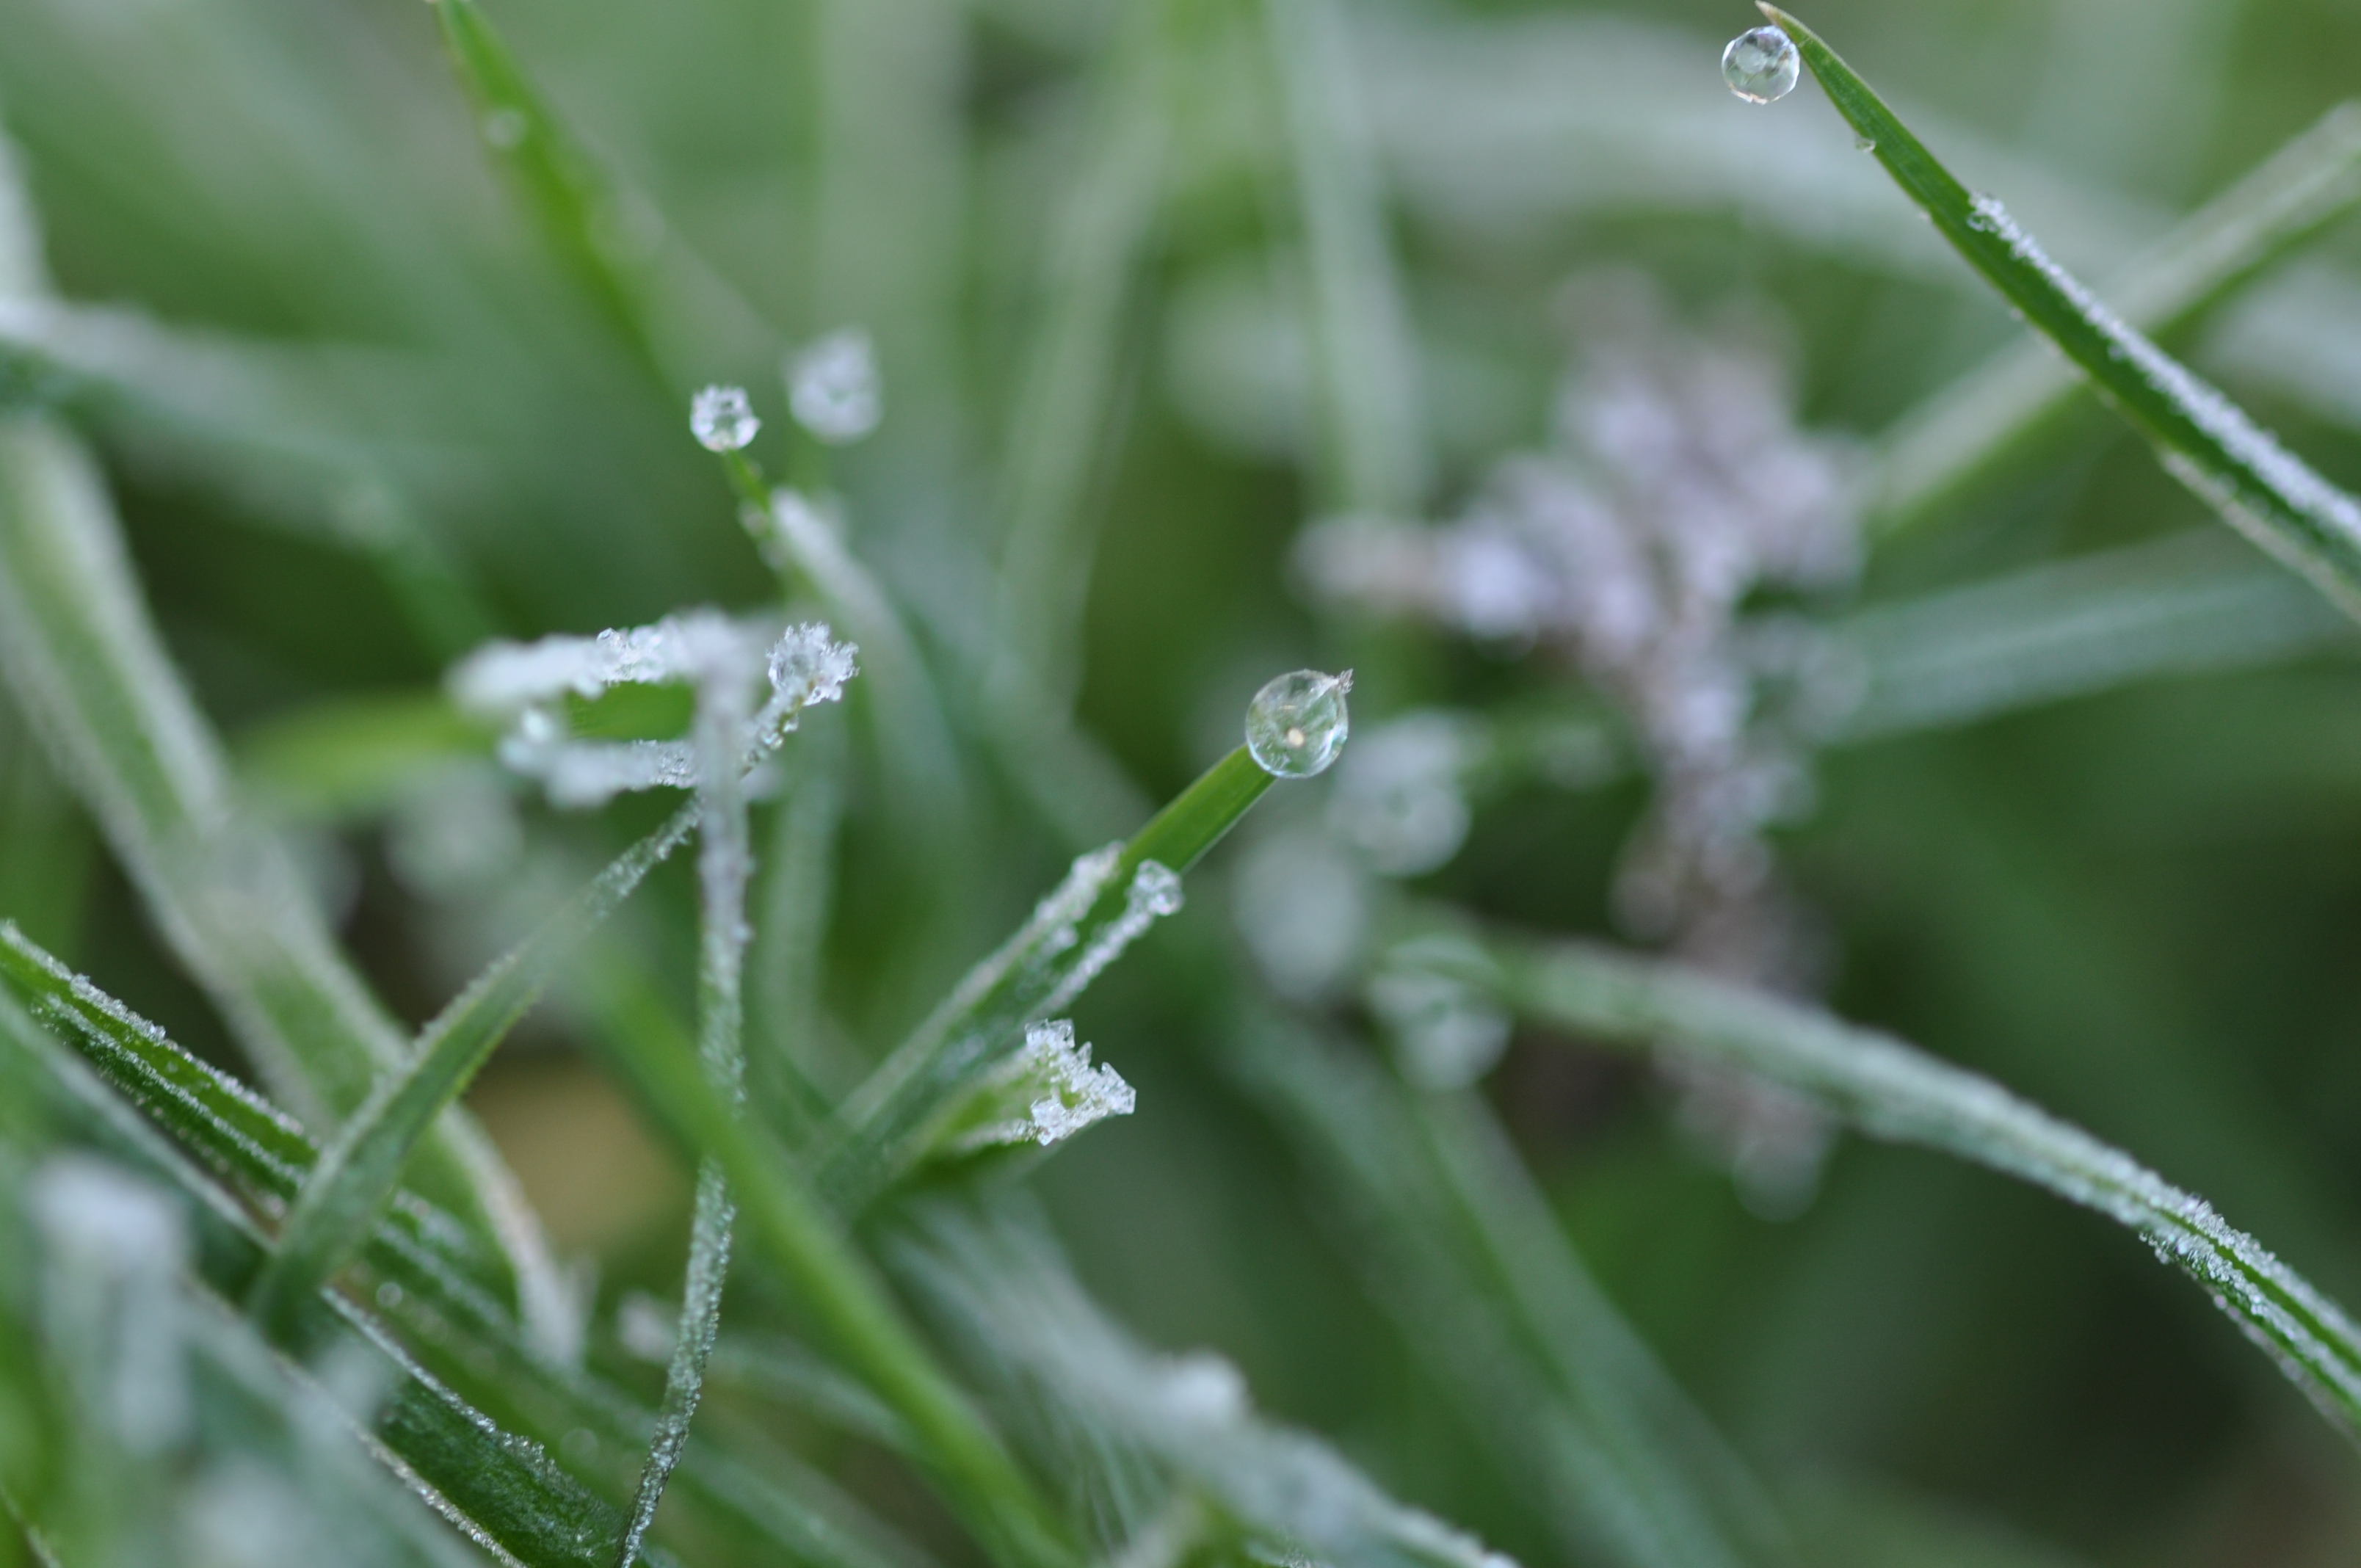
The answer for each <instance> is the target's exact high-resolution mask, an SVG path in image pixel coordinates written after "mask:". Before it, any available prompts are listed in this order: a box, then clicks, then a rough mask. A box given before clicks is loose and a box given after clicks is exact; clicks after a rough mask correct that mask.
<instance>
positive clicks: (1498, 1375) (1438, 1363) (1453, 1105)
mask: <svg viewBox="0 0 2361 1568" xmlns="http://www.w3.org/2000/svg"><path fill="white" fill-rule="evenodd" d="M1235 1033H1236V1036H1237V1045H1236V1047H1235V1049H1234V1050H1233V1051H1232V1052H1231V1053H1230V1056H1231V1060H1230V1067H1231V1070H1232V1073H1233V1075H1234V1076H1235V1077H1236V1078H1237V1079H1238V1080H1240V1081H1241V1083H1242V1084H1243V1085H1244V1086H1245V1087H1246V1088H1247V1089H1248V1090H1249V1091H1251V1092H1252V1093H1253V1094H1254V1095H1255V1097H1256V1098H1257V1100H1259V1101H1261V1102H1263V1103H1265V1104H1267V1105H1268V1106H1269V1107H1270V1108H1271V1109H1272V1110H1273V1112H1274V1113H1277V1114H1278V1115H1279V1117H1280V1118H1281V1122H1282V1124H1283V1125H1285V1126H1287V1127H1289V1128H1291V1129H1293V1130H1295V1131H1296V1132H1297V1133H1298V1137H1297V1138H1296V1140H1295V1141H1296V1143H1297V1145H1298V1146H1299V1147H1300V1148H1301V1149H1302V1150H1303V1151H1304V1157H1305V1158H1306V1161H1307V1163H1308V1164H1309V1165H1310V1166H1311V1168H1312V1170H1313V1172H1314V1173H1315V1175H1317V1176H1318V1177H1320V1178H1321V1179H1323V1184H1324V1185H1325V1186H1326V1187H1327V1188H1328V1189H1329V1190H1333V1191H1334V1193H1335V1194H1336V1195H1337V1197H1338V1199H1339V1201H1340V1208H1341V1210H1342V1212H1344V1213H1345V1215H1346V1217H1347V1219H1348V1221H1349V1222H1350V1223H1351V1224H1352V1238H1353V1241H1354V1243H1355V1245H1353V1246H1351V1247H1350V1248H1348V1249H1347V1250H1348V1252H1349V1253H1350V1255H1352V1256H1353V1257H1354V1259H1355V1261H1356V1263H1358V1264H1359V1265H1360V1266H1361V1268H1362V1271H1363V1275H1364V1277H1366V1278H1367V1280H1368V1281H1369V1286H1370V1290H1371V1294H1372V1296H1373V1297H1374V1298H1375V1299H1377V1300H1378V1302H1379V1303H1380V1304H1381V1305H1383V1306H1384V1307H1385V1308H1386V1309H1387V1310H1389V1312H1390V1313H1391V1314H1392V1315H1393V1317H1394V1318H1395V1320H1396V1321H1398V1322H1399V1323H1400V1325H1401V1329H1402V1333H1403V1339H1404V1341H1405V1343H1407V1344H1408V1345H1409V1346H1410V1347H1411V1354H1413V1355H1415V1356H1417V1357H1419V1358H1420V1359H1421V1360H1422V1361H1423V1362H1424V1363H1425V1364H1426V1365H1427V1367H1428V1369H1429V1371H1430V1374H1431V1376H1432V1377H1433V1382H1434V1383H1435V1385H1436V1386H1437V1387H1440V1388H1443V1389H1444V1390H1445V1391H1446V1392H1447V1393H1449V1394H1450V1395H1452V1396H1453V1397H1455V1398H1458V1399H1460V1400H1461V1401H1462V1404H1461V1409H1462V1411H1463V1413H1464V1414H1465V1416H1466V1425H1467V1428H1468V1429H1469V1430H1471V1431H1474V1432H1476V1433H1477V1434H1478V1436H1479V1438H1480V1439H1481V1440H1482V1441H1485V1442H1489V1443H1491V1444H1493V1445H1494V1453H1495V1454H1496V1455H1497V1459H1498V1462H1499V1464H1500V1466H1501V1468H1502V1471H1503V1472H1504V1474H1507V1475H1517V1476H1521V1478H1522V1484H1521V1491H1522V1492H1523V1493H1524V1494H1525V1495H1527V1496H1530V1497H1534V1498H1536V1499H1543V1498H1545V1499H1547V1500H1548V1501H1547V1503H1546V1504H1545V1505H1544V1510H1545V1511H1544V1512H1543V1517H1544V1518H1545V1519H1548V1521H1549V1522H1550V1523H1551V1524H1552V1525H1553V1526H1554V1529H1555V1530H1556V1533H1557V1536H1558V1540H1559V1544H1560V1546H1561V1548H1562V1550H1563V1551H1564V1552H1565V1553H1566V1555H1567V1556H1568V1558H1569V1559H1570V1560H1573V1561H1578V1562H1587V1561H1593V1560H1596V1561H1600V1562H1606V1563H1618V1564H1624V1565H1627V1568H1708V1565H1719V1568H1736V1565H1739V1564H1747V1563H1793V1562H1794V1561H1795V1553H1794V1548H1793V1547H1792V1545H1791V1544H1789V1543H1788V1542H1787V1541H1786V1540H1785V1538H1784V1531H1783V1530H1782V1528H1781V1524H1780V1521H1779V1520H1778V1519H1777V1518H1776V1516H1775V1514H1774V1513H1773V1510H1772V1508H1771V1506H1770V1505H1769V1503H1768V1502H1767V1500H1766V1499H1765V1496H1764V1494H1763V1491H1762V1488H1761V1487H1760V1486H1759V1485H1758V1484H1757V1483H1756V1482H1754V1481H1753V1479H1752V1477H1751V1476H1749V1475H1747V1474H1746V1471H1745V1467H1744V1465H1743V1464H1741V1462H1740V1460H1739V1459H1738V1458H1737V1456H1736V1455H1735V1454H1734V1453H1732V1452H1731V1451H1730V1448H1729V1447H1728V1446H1727V1444H1726V1443H1724V1442H1722V1441H1721V1440H1720V1438H1719V1435H1718V1434H1716V1433H1714V1432H1713V1431H1712V1430H1711V1428H1710V1427H1709V1426H1708V1423H1707V1422H1706V1420H1705V1418H1704V1417H1703V1416H1702V1415H1701V1414H1700V1413H1699V1412H1698V1411H1697V1409H1696V1407H1695V1406H1694V1405H1692V1404H1691V1403H1690V1402H1689V1401H1688V1399H1687V1398H1686V1396H1685V1395H1683V1394H1682V1393H1681V1391H1680V1390H1679V1388H1678V1387H1676V1386H1675V1384H1674V1383H1673V1381H1672V1379H1671V1378H1670V1376H1667V1375H1666V1374H1665V1372H1664V1368H1663V1367H1662V1366H1661V1365H1658V1364H1657V1363H1656V1361H1655V1359H1654V1358H1653V1356H1652V1355H1651V1354H1649V1352H1648V1349H1647V1347H1646V1346H1645V1344H1643V1343H1642V1342H1641V1340H1640V1339H1639V1337H1638V1335H1636V1334H1635V1333H1634V1332H1632V1331H1631V1327H1630V1326H1629V1325H1628V1324H1626V1323H1625V1322H1624V1321H1623V1320H1622V1319H1621V1317H1620V1315H1618V1313H1617V1312H1616V1310H1615V1309H1614V1307H1613V1305H1612V1304H1611V1303H1610V1302H1609V1300H1608V1299H1607V1298H1606V1296H1605V1295H1604V1294H1603V1293H1602V1292H1601V1291H1600V1290H1599V1288H1598V1286H1597V1284H1596V1283H1594V1282H1593V1281H1592V1279H1591V1278H1590V1276H1589V1274H1588V1272H1587V1270H1586V1269H1584V1267H1583V1266H1582V1263H1581V1261H1580V1259H1579V1258H1578V1257H1577V1256H1576V1255H1575V1253H1574V1251H1573V1249H1572V1247H1571V1245H1569V1243H1568V1242H1567V1240H1566V1238H1565V1234H1564V1233H1563V1232H1562V1230H1561V1229H1560V1228H1559V1226H1558V1224H1557V1223H1556V1221H1555V1219H1554V1216H1552V1215H1551V1214H1550V1212H1549V1211H1548V1207H1547V1204H1546V1201H1544V1200H1543V1198H1542V1196H1541V1194H1540V1193H1539V1192H1538V1191H1537V1190H1534V1188H1533V1186H1532V1177H1531V1175H1530V1174H1529V1173H1528V1172H1527V1171H1526V1170H1525V1168H1524V1167H1523V1165H1522V1163H1521V1160H1520V1159H1519V1158H1518V1157H1517V1155H1516V1153H1515V1151H1514V1150H1513V1149H1512V1148H1511V1147H1510V1146H1509V1143H1508V1138H1507V1135H1506V1134H1505V1133H1504V1132H1503V1131H1502V1130H1501V1129H1500V1127H1499V1124H1497V1123H1496V1122H1494V1121H1492V1120H1491V1118H1490V1117H1489V1115H1488V1113H1487V1111H1486V1109H1485V1107H1484V1105H1483V1102H1481V1101H1480V1100H1478V1099H1477V1098H1476V1097H1475V1096H1473V1095H1470V1094H1466V1093H1461V1092H1449V1093H1434V1094H1412V1093H1411V1092H1410V1091H1407V1090H1406V1089H1405V1088H1404V1087H1403V1086H1402V1085H1401V1084H1400V1083H1398V1082H1396V1081H1394V1080H1392V1079H1391V1078H1390V1077H1389V1075H1387V1074H1386V1073H1384V1072H1383V1071H1382V1070H1381V1069H1378V1067H1377V1066H1376V1065H1375V1063H1374V1062H1372V1061H1371V1060H1370V1059H1369V1058H1368V1056H1367V1053H1366V1052H1361V1051H1348V1050H1345V1049H1343V1048H1341V1047H1338V1046H1335V1045H1332V1044H1331V1043H1330V1042H1328V1041H1326V1040H1323V1039H1322V1038H1321V1037H1320V1036H1318V1035H1316V1034H1314V1033H1313V1032H1312V1031H1311V1030H1310V1029H1308V1028H1306V1027H1303V1026H1301V1025H1292V1024H1290V1023H1289V1022H1287V1021H1286V1020H1284V1019H1282V1018H1280V1017H1279V1016H1277V1015H1275V1014H1274V1015H1271V1016H1268V1017H1266V1018H1262V1019H1257V1020H1253V1021H1251V1022H1250V1023H1249V1024H1248V1025H1247V1026H1246V1027H1244V1028H1241V1029H1239V1030H1237V1031H1236V1032H1235Z"/></svg>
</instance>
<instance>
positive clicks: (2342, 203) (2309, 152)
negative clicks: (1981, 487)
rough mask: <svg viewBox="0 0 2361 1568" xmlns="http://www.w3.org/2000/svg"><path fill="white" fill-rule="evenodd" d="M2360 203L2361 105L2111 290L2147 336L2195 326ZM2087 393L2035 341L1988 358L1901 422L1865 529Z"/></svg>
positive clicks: (1931, 494) (1907, 511)
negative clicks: (2289, 253)
mask: <svg viewBox="0 0 2361 1568" xmlns="http://www.w3.org/2000/svg"><path fill="white" fill-rule="evenodd" d="M2356 203H2361V104H2354V103H2345V104H2338V105H2337V106H2336V107H2334V109H2331V110H2330V111H2329V112H2328V113H2327V114H2326V115H2323V116H2322V117H2321V119H2320V121H2319V123H2317V124H2316V125H2314V126H2312V128H2311V129H2310V130H2308V131H2306V132H2304V133H2303V134H2302V135H2301V136H2300V137H2296V138H2295V139H2294V140H2292V141H2290V142H2289V143H2288V144H2287V145H2286V146H2284V147H2282V148H2279V150H2278V151H2277V152H2275V153H2273V154H2272V155H2271V156H2270V157H2269V158H2268V159H2265V160H2264V162H2263V163H2262V164H2261V165H2260V166H2259V167H2257V168H2256V169H2255V170H2252V171H2251V172H2249V173H2248V174H2247V175H2246V177H2245V178H2244V179H2242V180H2240V181H2238V182H2237V183H2236V184H2235V185H2233V186H2231V187H2230V188H2229V189H2228V190H2227V191H2224V192H2222V193H2221V194H2220V195H2218V196H2216V197H2214V198H2213V200H2212V201H2210V202H2208V203H2205V205H2204V206H2202V207H2201V208H2199V209H2198V210H2197V211H2196V212H2194V213H2192V214H2190V216H2189V217H2188V218H2187V219H2186V220H2185V221H2184V222H2183V223H2181V224H2180V225H2179V226H2178V227H2177V228H2175V229H2174V230H2173V232H2172V233H2171V234H2170V235H2169V236H2166V238H2165V239H2164V240H2163V241H2162V242H2161V243H2160V244H2158V246H2156V247H2154V248H2153V249H2151V250H2149V251H2148V252H2147V254H2145V255H2144V256H2141V257H2140V258H2137V259H2136V260H2134V261H2133V262H2132V263H2131V264H2130V265H2129V266H2127V267H2125V269H2123V270H2122V272H2121V273H2120V274H2118V275H2116V276H2113V277H2110V278H2109V279H2108V280H2107V288H2106V294H2107V298H2108V299H2110V300H2112V301H2113V302H2114V310H2115V313H2116V314H2117V315H2118V316H2119V317H2120V318H2121V319H2122V320H2123V321H2124V322H2125V323H2127V324H2128V325H2130V326H2132V327H2134V328H2136V329H2137V330H2138V331H2140V332H2143V333H2146V334H2148V335H2150V336H2152V337H2155V336H2163V335H2166V334H2170V333H2173V332H2177V331H2179V330H2180V329H2181V328H2183V327H2185V326H2187V325H2189V324H2190V323H2192V322H2193V321H2195V320H2197V319H2198V318H2199V317H2201V316H2202V315H2204V314H2205V313H2208V312H2209V311H2211V310H2213V308H2214V307H2215V306H2216V305H2218V304H2220V303H2221V302H2223V301H2224V300H2225V299H2227V298H2228V297H2229V296H2230V295H2232V294H2233V293H2235V292H2236V291H2238V290H2239V289H2240V288H2241V287H2243V286H2244V285H2245V284H2246V282H2248V281H2249V280H2252V279H2253V278H2254V277H2255V275H2256V274H2257V272H2260V271H2261V270H2262V269H2265V268H2267V267H2268V266H2269V265H2270V264H2271V263H2272V262H2274V261H2276V260H2278V259H2279V258H2281V257H2283V256H2285V255H2286V254H2287V253H2288V252H2289V251H2290V250H2292V249H2294V248H2296V247H2299V246H2301V245H2302V244H2304V243H2305V242H2306V241H2308V240H2310V239H2312V237H2314V236H2317V235H2318V234H2319V233H2320V232H2321V230H2322V229H2323V228H2325V227H2326V226H2327V225H2330V224H2331V223H2334V221H2335V220H2336V219H2338V218H2340V217H2342V216H2344V215H2345V214H2347V213H2350V212H2351V211H2352V210H2353V208H2354V206H2355V204H2356ZM2082 384H2083V378H2082V377H2081V375H2080V374H2079V373H2078V372H2077V371H2076V370H2075V369H2074V368H2073V367H2072V366H2070V365H2069V364H2067V363H2065V362H2064V361H2061V360H2060V359H2059V357H2058V356H2057V355H2056V354H2054V353H2052V352H2050V350H2049V349H2048V346H2047V345H2044V344H2043V343H2041V342H2040V341H2039V340H2037V339H2032V338H2026V339H2022V340H2020V341H2018V342H2017V343H2015V344H2013V345H2010V346H2009V347H2008V348H2006V349H2004V350H2003V351H2002V352H2001V353H1999V354H1997V355H1995V356H1993V357H1992V358H1991V359H1990V360H1987V361H1986V362H1985V363H1984V364H1983V365H1982V366H1981V367H1978V368H1977V369H1974V370H1971V371H1970V372H1969V373H1968V374H1967V375H1965V376H1963V377H1960V378H1959V379H1958V380H1955V381H1953V382H1951V383H1950V384H1949V386H1947V387H1946V388H1944V389H1943V390H1942V391H1940V392H1938V393H1937V394H1936V395H1935V396H1934V397H1933V398H1932V399H1930V400H1928V401H1927V404H1926V405H1925V406H1924V407H1922V408H1919V409H1917V410H1915V411H1912V412H1911V413H1909V414H1906V415H1905V416H1904V417H1903V419H1902V420H1901V421H1899V422H1897V424H1896V426H1895V428H1894V431H1893V433H1891V434H1889V435H1888V436H1887V437H1886V439H1885V442H1884V450H1883V454H1882V455H1881V456H1880V459H1879V463H1878V474H1877V480H1878V488H1877V494H1876V497H1875V499H1873V500H1872V503H1871V514H1870V527H1871V529H1872V532H1875V533H1877V534H1879V535H1884V534H1890V533H1894V532H1900V531H1901V530H1903V529H1905V528H1906V527H1908V526H1909V525H1911V524H1912V523H1913V522H1916V521H1920V520H1923V519H1924V518H1926V517H1927V515H1928V514H1929V513H1931V512H1933V511H1934V510H1937V509H1938V507H1940V506H1941V505H1942V504H1943V502H1944V501H1945V500H1947V499H1950V498H1951V497H1954V496H1956V495H1958V494H1959V493H1960V491H1961V490H1963V489H1965V488H1967V487H1968V486H1970V485H1971V484H1972V483H1973V482H1974V480H1975V478H1976V477H1977V476H1978V475H1980V474H1982V473H1983V472H1985V471H1987V470H1988V469H1989V468H1991V467H1992V466H1993V465H1994V464H1996V463H1998V462H2000V461H2002V460H2004V458H2006V457H2007V456H2008V455H2010V454H2012V453H2014V452H2016V451H2018V450H2020V449H2022V448H2023V446H2024V445H2025V444H2027V443H2028V442H2029V441H2030V440H2031V439H2032V438H2033V437H2034V436H2035V435H2036V434H2037V433H2039V432H2040V431H2041V430H2043V429H2045V428H2046V427H2048V426H2049V425H2051V424H2052V423H2054V422H2055V421H2056V420H2057V418H2058V417H2059V415H2060V414H2061V413H2062V412H2063V411H2065V410H2067V409H2068V408H2069V407H2070V406H2071V405H2072V403H2073V401H2074V397H2075V394H2076V393H2077V392H2078V391H2079V390H2080V389H2081V386H2082Z"/></svg>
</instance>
